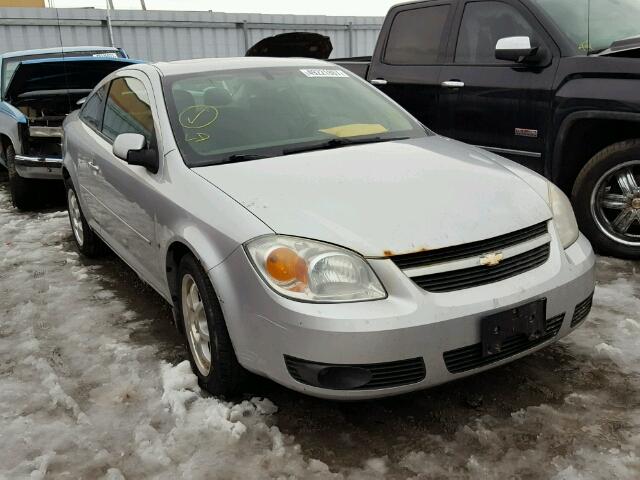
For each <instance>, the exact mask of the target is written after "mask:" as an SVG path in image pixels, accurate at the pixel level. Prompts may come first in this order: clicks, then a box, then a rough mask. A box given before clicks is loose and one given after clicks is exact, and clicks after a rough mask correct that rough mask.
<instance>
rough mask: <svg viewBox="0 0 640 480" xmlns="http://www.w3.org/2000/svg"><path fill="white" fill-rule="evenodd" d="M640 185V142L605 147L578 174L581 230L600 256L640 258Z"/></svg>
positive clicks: (575, 188)
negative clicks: (621, 178) (621, 177)
mask: <svg viewBox="0 0 640 480" xmlns="http://www.w3.org/2000/svg"><path fill="white" fill-rule="evenodd" d="M629 175H630V176H631V177H629ZM620 176H624V178H627V179H629V180H624V179H623V180H622V183H621V181H620V180H618V178H619V177H620ZM623 184H624V185H623ZM638 185H640V139H635V140H627V141H624V142H619V143H616V144H613V145H611V146H609V147H607V148H605V149H604V150H602V151H600V152H599V153H597V154H596V155H595V156H594V157H593V158H591V159H590V160H589V161H588V162H587V164H586V165H585V166H584V168H583V169H582V170H581V171H580V173H579V174H578V177H577V178H576V181H575V183H574V186H573V192H572V199H573V204H574V207H575V211H576V218H577V220H578V224H579V226H580V230H581V231H582V232H583V233H584V234H585V235H586V236H587V238H589V240H590V241H591V243H592V245H593V247H594V249H595V250H596V251H597V252H598V253H601V254H604V255H610V256H614V257H620V258H628V259H640V187H638ZM629 220H631V221H630V223H629ZM625 228H627V230H626V232H625V231H624V229H625Z"/></svg>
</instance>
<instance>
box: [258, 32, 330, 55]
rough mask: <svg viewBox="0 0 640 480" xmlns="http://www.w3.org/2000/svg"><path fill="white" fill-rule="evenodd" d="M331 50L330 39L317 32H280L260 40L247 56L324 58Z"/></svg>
mask: <svg viewBox="0 0 640 480" xmlns="http://www.w3.org/2000/svg"><path fill="white" fill-rule="evenodd" d="M332 51H333V45H332V44H331V39H330V38H329V37H326V36H324V35H320V34H319V33H309V32H292V33H281V34H280V35H275V36H273V37H267V38H264V39H262V40H260V41H259V42H258V43H256V44H255V45H254V46H253V47H251V48H250V49H249V50H247V54H246V56H247V57H306V58H318V59H320V60H326V59H327V58H329V55H331V52H332Z"/></svg>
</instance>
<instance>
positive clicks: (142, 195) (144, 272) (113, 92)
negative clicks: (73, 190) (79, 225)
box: [95, 71, 163, 285]
mask: <svg viewBox="0 0 640 480" xmlns="http://www.w3.org/2000/svg"><path fill="white" fill-rule="evenodd" d="M153 98H154V97H153V96H152V89H151V85H150V82H149V81H148V79H147V78H146V77H145V76H144V74H142V73H136V72H135V71H128V72H126V74H124V73H123V74H122V75H120V76H117V77H116V78H114V79H113V80H112V81H111V83H110V86H109V93H108V95H107V98H106V101H105V109H104V116H103V120H102V129H101V132H102V137H103V139H104V142H103V144H102V145H101V148H98V149H97V150H96V153H95V165H96V168H97V170H98V174H97V175H96V178H97V182H98V186H97V188H96V197H97V199H98V201H99V202H100V204H101V206H102V207H103V208H104V210H105V211H106V212H107V215H106V218H105V220H104V221H103V222H102V223H101V225H100V226H101V229H102V231H103V235H104V237H105V239H106V240H107V242H108V243H109V244H110V245H111V246H112V247H113V248H114V249H115V250H116V251H117V253H118V254H119V255H120V256H121V257H122V258H123V259H124V260H125V261H126V262H127V263H128V264H129V265H130V266H131V267H133V268H134V270H136V271H137V272H138V273H139V274H140V275H141V276H142V277H143V278H144V279H145V280H147V281H148V282H149V283H151V284H156V285H157V284H159V282H160V278H161V276H162V272H163V266H162V265H161V263H162V262H160V261H159V257H158V255H159V249H158V247H157V242H156V241H155V239H156V232H155V216H156V212H155V205H156V202H155V201H154V200H153V199H154V198H156V195H157V190H158V186H159V185H160V178H161V172H162V170H160V171H158V172H157V173H153V172H150V171H149V170H147V169H146V168H145V167H143V166H139V165H129V164H128V163H127V162H125V161H123V160H121V159H119V158H117V157H116V156H115V155H114V154H113V142H114V140H115V139H116V137H117V136H118V135H120V134H122V133H139V134H142V135H143V136H144V137H145V138H146V140H147V148H152V149H154V150H155V152H156V154H157V155H159V156H160V157H159V158H162V156H161V154H162V152H160V151H159V150H158V144H159V143H160V142H158V140H157V133H156V132H157V127H156V122H155V118H154V113H153V112H152V110H153V109H152V103H153V102H154V100H153Z"/></svg>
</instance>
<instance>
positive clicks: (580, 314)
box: [571, 293, 593, 328]
mask: <svg viewBox="0 0 640 480" xmlns="http://www.w3.org/2000/svg"><path fill="white" fill-rule="evenodd" d="M592 305H593V293H592V294H591V295H590V296H589V298H587V299H586V300H583V301H582V302H580V303H579V304H578V305H576V309H575V310H574V311H573V318H572V319H571V327H572V328H573V327H576V326H578V324H580V323H582V321H583V320H584V319H585V318H587V315H589V312H590V311H591V306H592Z"/></svg>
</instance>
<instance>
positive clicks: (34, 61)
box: [0, 47, 135, 209]
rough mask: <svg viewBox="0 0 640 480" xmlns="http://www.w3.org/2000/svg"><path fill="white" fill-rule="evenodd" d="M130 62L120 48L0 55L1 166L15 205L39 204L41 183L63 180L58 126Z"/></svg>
mask: <svg viewBox="0 0 640 480" xmlns="http://www.w3.org/2000/svg"><path fill="white" fill-rule="evenodd" d="M131 63H135V61H134V60H129V59H128V57H127V54H126V53H125V52H124V50H122V49H121V48H113V47H65V48H47V49H39V50H27V51H22V52H10V53H5V54H3V55H0V93H1V100H2V101H1V102H0V165H3V166H4V167H6V168H7V170H8V171H9V185H10V190H11V198H12V201H13V204H14V205H15V206H16V207H17V208H19V209H28V208H30V207H32V206H33V205H34V204H36V203H37V201H38V197H39V193H40V191H41V189H39V188H38V184H39V182H41V181H42V180H62V177H61V174H60V172H61V166H62V155H61V137H62V122H63V121H64V119H65V118H66V116H67V115H68V114H69V113H70V112H71V111H72V110H75V109H76V108H77V105H78V102H79V101H81V100H82V99H83V98H84V97H86V95H87V94H88V93H89V92H91V90H92V89H93V87H94V86H95V85H96V84H97V83H98V82H99V81H100V80H102V78H104V77H105V76H106V75H108V74H109V73H111V72H113V71H114V70H117V69H119V68H121V67H124V66H125V65H129V64H131Z"/></svg>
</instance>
